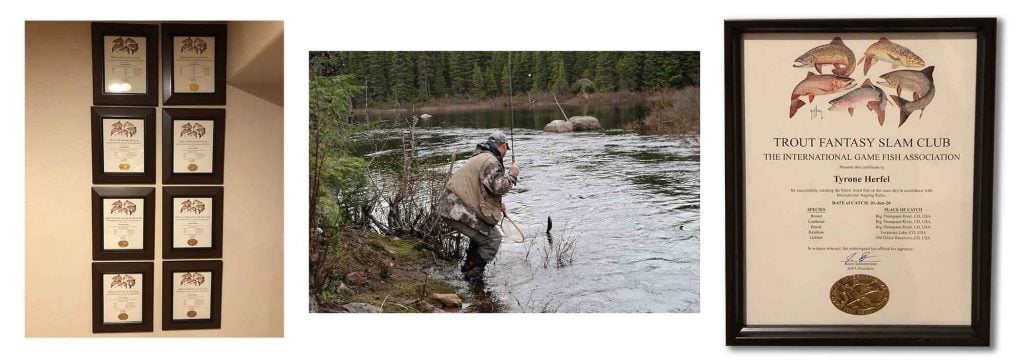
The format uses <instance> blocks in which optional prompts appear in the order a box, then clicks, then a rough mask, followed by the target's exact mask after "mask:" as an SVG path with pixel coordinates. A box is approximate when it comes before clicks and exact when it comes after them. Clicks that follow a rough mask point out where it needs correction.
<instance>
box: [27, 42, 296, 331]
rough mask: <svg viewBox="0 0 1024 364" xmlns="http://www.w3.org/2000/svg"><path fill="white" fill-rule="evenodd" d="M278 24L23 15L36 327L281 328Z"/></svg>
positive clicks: (31, 318)
mask: <svg viewBox="0 0 1024 364" xmlns="http://www.w3.org/2000/svg"><path fill="white" fill-rule="evenodd" d="M234 29H238V31H237V34H235V33H236V32H235V31H234ZM228 37H232V38H231V39H230V40H229V39H228ZM280 39H283V24H282V23H281V22H228V23H213V22H210V23H205V22H204V23H160V22H137V23H130V22H125V23H120V22H118V23H91V22H28V23H26V41H27V42H28V43H27V44H29V46H28V47H27V48H26V65H27V67H26V68H27V69H26V81H27V82H26V85H27V86H26V95H27V97H26V165H27V166H28V167H27V168H26V185H27V186H29V187H27V188H26V199H27V208H26V213H27V214H26V228H27V231H26V235H27V236H26V240H27V244H26V263H27V272H26V273H27V274H26V275H27V277H28V278H27V279H26V287H27V288H26V335H27V336H61V337H67V336H92V335H101V334H102V335H107V334H110V333H120V334H121V335H124V334H125V333H130V335H136V336H196V335H202V336H281V335H283V278H282V270H283V261H282V253H281V252H282V240H283V239H282V236H283V198H282V195H283V183H282V178H281V176H282V174H283V152H282V148H283V141H282V139H281V135H282V129H283V108H282V106H283V105H282V102H280V100H278V99H273V98H271V99H268V98H266V97H261V96H257V95H262V94H263V93H265V90H266V89H268V88H270V89H274V88H277V89H281V90H283V78H281V79H276V80H268V79H266V78H265V76H264V77H263V78H259V77H257V78H255V79H254V78H253V76H252V75H250V74H246V73H245V72H240V71H239V70H240V69H245V68H247V67H248V66H247V65H249V64H252V63H257V64H259V65H260V67H267V65H268V62H270V64H271V67H272V68H273V67H276V68H279V69H280V68H281V67H283V65H282V62H280V60H282V59H283V57H281V56H280V54H281V53H283V47H281V46H280V44H281V43H280V42H279V40H280ZM44 40H45V41H44ZM268 45H270V46H274V45H276V47H269V48H268ZM268 49H269V50H268ZM268 54H270V55H273V57H267V55H268ZM277 74H279V75H280V74H283V71H280V70H279V71H278V72H277ZM233 75H234V76H233ZM235 84H238V85H258V86H259V87H258V89H259V92H256V91H254V90H251V89H248V88H247V87H249V86H235ZM89 90H91V92H90V91H89ZM281 92H283V91H281ZM53 100H60V102H59V103H54V102H53ZM232 120H244V122H238V123H235V122H233V121H232ZM86 125H88V127H86ZM228 126H230V127H228ZM236 140H237V143H236ZM83 141H85V142H83ZM158 143H159V144H158ZM158 145H159V147H158ZM268 176H277V178H276V179H275V178H267V177H268ZM252 181H258V182H252ZM87 196H88V197H87ZM243 211H244V212H245V213H238V212H243ZM55 226H59V228H54V227H55ZM242 242H244V243H242ZM225 267H226V269H225ZM75 277H90V280H89V282H90V283H86V280H84V279H80V278H75ZM253 279H255V280H257V281H260V282H261V284H258V285H253V284H250V283H251V281H252V280H253ZM253 301H259V302H261V303H263V304H261V305H251V304H249V303H250V302H253ZM228 311H229V312H230V313H228ZM222 314H226V315H225V316H226V317H232V318H233V320H232V321H224V322H222V320H221V317H222ZM154 315H156V316H157V317H158V319H157V320H156V322H154V321H153V317H154ZM194 330H201V331H194Z"/></svg>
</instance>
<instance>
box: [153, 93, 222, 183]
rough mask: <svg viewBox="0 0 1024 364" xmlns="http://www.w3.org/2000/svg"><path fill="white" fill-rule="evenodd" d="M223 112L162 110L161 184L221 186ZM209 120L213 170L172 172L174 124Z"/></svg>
mask: <svg viewBox="0 0 1024 364" xmlns="http://www.w3.org/2000/svg"><path fill="white" fill-rule="evenodd" d="M224 119H225V112H224V109H170V108H164V109H163V183H164V184H168V185H181V184H206V185H219V184H223V183H224V132H225V129H224ZM175 120H213V129H214V130H213V168H212V169H213V171H212V172H211V173H175V172H174V132H175V131H174V121H175Z"/></svg>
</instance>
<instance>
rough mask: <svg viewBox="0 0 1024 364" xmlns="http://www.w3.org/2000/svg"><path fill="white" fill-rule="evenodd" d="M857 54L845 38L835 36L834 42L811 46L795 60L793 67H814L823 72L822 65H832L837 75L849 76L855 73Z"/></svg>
mask: <svg viewBox="0 0 1024 364" xmlns="http://www.w3.org/2000/svg"><path fill="white" fill-rule="evenodd" d="M856 60H857V56H856V55H854V54H853V50H851V49H850V47H847V46H846V44H844V43H843V39H842V38H839V37H835V38H833V39H832V42H830V43H828V44H822V45H820V46H817V47H814V48H811V50H809V51H807V53H804V54H803V55H802V56H800V57H799V58H797V59H796V60H794V61H793V67H796V68H803V67H814V69H815V70H817V71H818V73H819V74H820V73H821V66H824V65H831V66H832V67H833V68H832V74H834V75H837V76H849V75H850V74H851V73H853V70H854V68H856V67H855V65H854V62H856Z"/></svg>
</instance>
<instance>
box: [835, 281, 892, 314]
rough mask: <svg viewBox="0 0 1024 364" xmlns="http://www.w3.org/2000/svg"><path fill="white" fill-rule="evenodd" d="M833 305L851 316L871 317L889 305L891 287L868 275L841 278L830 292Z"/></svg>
mask: <svg viewBox="0 0 1024 364" xmlns="http://www.w3.org/2000/svg"><path fill="white" fill-rule="evenodd" d="M829 299H830V300H831V301H832V305H833V306H836V308H837V309H839V311H843V312H846V313H848V314H851V315H870V314H872V313H875V312H878V310H881V309H882V307H885V304H886V303H889V286H886V285H885V282H882V280H881V279H878V278H875V277H874V276H869V275H867V274H854V275H849V276H846V277H843V278H840V279H839V280H838V281H836V283H834V284H832V289H831V290H830V291H829Z"/></svg>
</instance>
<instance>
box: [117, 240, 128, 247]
mask: <svg viewBox="0 0 1024 364" xmlns="http://www.w3.org/2000/svg"><path fill="white" fill-rule="evenodd" d="M117 246H119V247H122V248H126V247H128V241H127V240H121V241H119V242H117Z"/></svg>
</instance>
